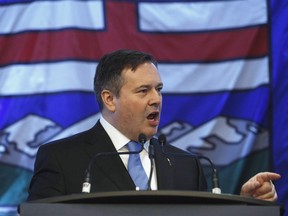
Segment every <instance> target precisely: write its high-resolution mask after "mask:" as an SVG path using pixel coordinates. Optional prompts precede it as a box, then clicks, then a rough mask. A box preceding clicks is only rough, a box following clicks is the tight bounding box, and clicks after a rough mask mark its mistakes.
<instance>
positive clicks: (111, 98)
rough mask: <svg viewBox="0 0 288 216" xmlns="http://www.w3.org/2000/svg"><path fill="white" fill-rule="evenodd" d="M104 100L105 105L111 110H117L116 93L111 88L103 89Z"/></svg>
mask: <svg viewBox="0 0 288 216" xmlns="http://www.w3.org/2000/svg"><path fill="white" fill-rule="evenodd" d="M101 97H102V101H103V103H104V106H105V107H106V108H107V110H109V111H110V112H114V111H115V99H116V97H115V95H114V94H113V93H112V92H111V91H109V90H103V91H102V93H101Z"/></svg>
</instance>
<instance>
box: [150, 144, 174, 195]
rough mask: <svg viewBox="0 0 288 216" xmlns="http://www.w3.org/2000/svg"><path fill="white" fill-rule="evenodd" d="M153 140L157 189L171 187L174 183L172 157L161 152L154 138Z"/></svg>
mask: <svg viewBox="0 0 288 216" xmlns="http://www.w3.org/2000/svg"><path fill="white" fill-rule="evenodd" d="M153 142H154V151H155V164H156V172H157V185H158V190H168V189H172V188H173V185H174V178H173V176H175V161H174V158H173V157H169V156H167V155H165V154H163V153H162V150H161V147H160V145H159V144H158V142H157V141H155V140H153Z"/></svg>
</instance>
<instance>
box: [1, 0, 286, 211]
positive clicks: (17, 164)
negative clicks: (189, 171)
mask: <svg viewBox="0 0 288 216" xmlns="http://www.w3.org/2000/svg"><path fill="white" fill-rule="evenodd" d="M122 48H129V49H136V50H141V51H145V52H149V53H151V54H153V55H154V56H155V57H156V58H157V60H158V61H159V71H160V74H161V77H162V80H163V82H164V89H163V112H162V116H161V125H160V127H159V132H162V133H165V134H166V135H167V138H168V141H170V143H171V144H172V145H175V146H178V147H179V148H182V149H185V150H187V151H189V152H196V153H198V154H202V155H205V156H208V157H210V158H211V159H212V160H213V161H214V163H215V164H216V166H217V168H218V172H219V175H220V184H221V188H222V192H223V193H232V194H237V193H239V190H240V187H241V185H242V184H243V183H244V182H245V181H246V180H248V179H249V178H250V177H251V176H253V175H254V174H256V173H257V172H261V171H276V172H278V173H280V174H281V175H282V179H281V180H279V181H277V182H275V184H276V189H277V191H278V194H279V202H280V203H283V204H285V203H286V205H287V204H288V184H287V180H288V172H287V167H288V150H287V148H288V111H287V109H288V2H287V0H225V1H219V0H205V1H204V0H202V1H201V0H194V1H188V0H187V1H185V0H183V1H169V0H167V1H165V0H155V1H153V0H139V1H131V0H118V1H117V0H106V1H105V0H102V1H101V0H86V1H85V0H81V1H80V0H78V1H77V0H53V1H52V0H51V1H49V0H43V1H41V0H38V1H33V0H0V207H1V210H0V212H1V213H2V214H3V215H5V214H6V215H13V214H15V209H16V206H17V205H18V204H20V203H21V202H23V201H25V199H26V197H27V189H28V186H29V181H30V179H31V176H32V171H33V163H34V159H35V155H36V152H37V149H38V147H39V146H40V145H42V144H45V143H47V142H48V141H51V140H55V139H59V138H62V137H66V136H69V135H72V134H75V133H77V132H80V131H83V130H85V129H88V128H90V127H91V126H93V125H94V124H95V122H96V121H97V119H98V118H99V108H98V106H97V104H96V102H95V97H94V94H93V87H92V86H93V84H92V83H93V77H94V73H95V68H96V66H97V62H98V60H99V58H100V57H101V56H102V55H103V54H104V53H106V52H110V51H113V50H116V49H122ZM203 165H204V166H205V167H206V169H205V170H206V175H207V179H208V181H209V178H210V172H209V168H208V166H207V164H205V161H203ZM83 173H84V171H83ZM287 215H288V214H287Z"/></svg>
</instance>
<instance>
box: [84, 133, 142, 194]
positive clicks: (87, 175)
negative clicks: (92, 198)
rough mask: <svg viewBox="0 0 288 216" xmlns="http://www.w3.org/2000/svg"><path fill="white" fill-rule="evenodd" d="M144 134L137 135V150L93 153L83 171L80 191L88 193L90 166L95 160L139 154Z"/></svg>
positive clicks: (89, 188) (89, 187)
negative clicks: (83, 176)
mask: <svg viewBox="0 0 288 216" xmlns="http://www.w3.org/2000/svg"><path fill="white" fill-rule="evenodd" d="M146 139H147V138H146V135H145V134H143V133H141V134H139V136H138V141H139V142H140V144H141V149H140V150H139V151H131V152H129V151H128V152H99V153H97V154H95V155H94V156H93V157H92V159H91V160H90V162H89V165H88V167H87V169H86V171H85V178H84V182H83V185H82V193H90V191H91V179H92V173H91V168H92V166H93V165H94V163H95V161H96V160H97V159H98V158H99V157H106V156H115V155H124V154H139V153H140V152H142V151H143V149H144V144H145V142H146Z"/></svg>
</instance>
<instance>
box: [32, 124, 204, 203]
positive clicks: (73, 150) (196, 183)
mask: <svg viewBox="0 0 288 216" xmlns="http://www.w3.org/2000/svg"><path fill="white" fill-rule="evenodd" d="M153 143H154V149H155V166H156V170H157V184H158V190H196V191H198V190H206V181H205V177H204V175H203V172H202V168H201V165H200V163H199V161H198V160H196V159H194V158H187V157H171V156H169V157H168V156H166V155H165V154H163V153H161V148H160V145H159V144H158V141H157V140H156V139H153ZM165 151H166V152H175V153H177V152H182V150H180V149H178V148H175V147H173V146H171V145H166V146H165ZM99 152H116V149H115V147H114V145H113V143H112V141H111V139H110V138H109V136H108V134H107V133H106V131H105V130H104V128H103V127H102V125H101V124H100V123H99V122H97V124H96V125H95V126H94V127H93V128H91V129H90V130H87V131H84V132H82V133H79V134H77V135H74V136H71V137H68V138H64V139H61V140H57V141H54V142H51V143H49V144H45V145H42V146H41V147H40V148H39V150H38V153H37V157H36V161H35V167H34V175H33V177H32V180H31V183H30V188H29V197H28V200H35V199H41V198H46V197H52V196H60V195H67V194H75V193H81V190H82V184H83V182H84V174H85V170H86V168H87V166H88V164H89V162H90V160H91V158H92V157H93V155H95V154H97V153H99ZM167 158H169V160H170V163H169V161H168V159H167ZM92 175H93V179H92V183H91V185H92V186H91V187H92V188H91V192H104V191H123V190H135V185H134V183H133V180H132V179H131V177H130V175H129V173H128V171H127V169H126V168H125V166H124V164H123V163H122V160H121V159H120V157H119V156H106V157H101V158H98V159H97V160H96V161H95V164H94V165H93V169H92Z"/></svg>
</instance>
